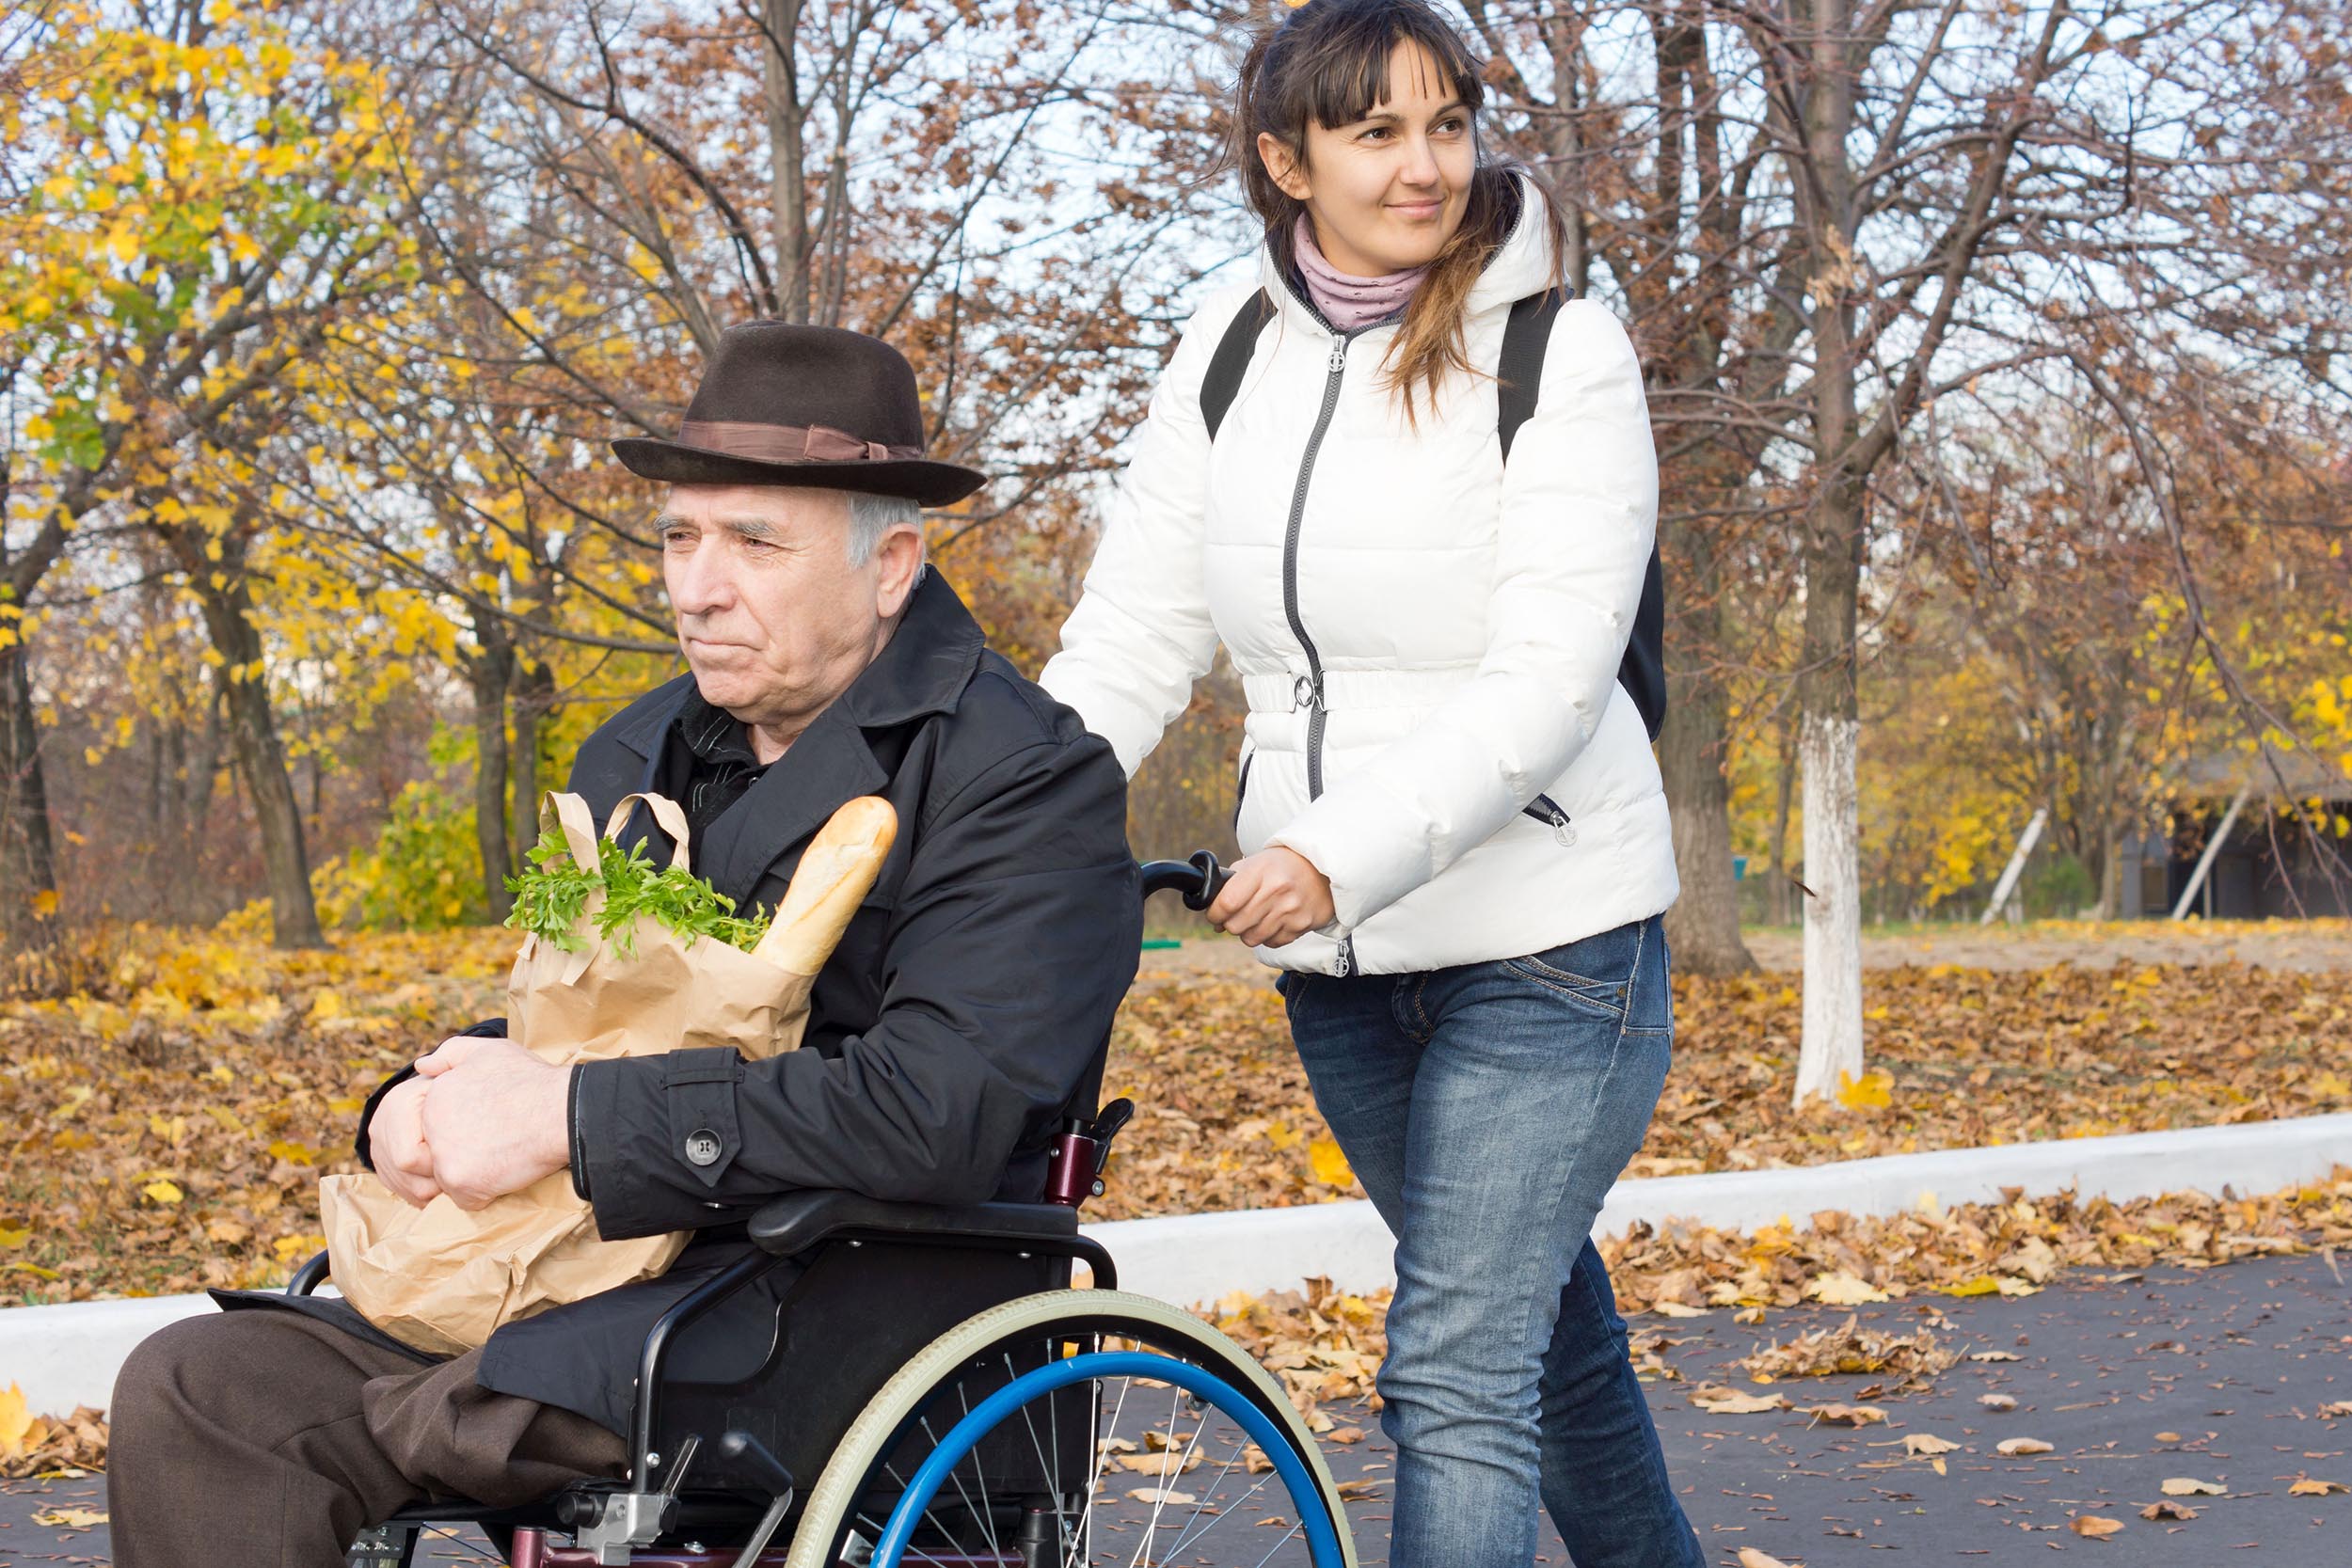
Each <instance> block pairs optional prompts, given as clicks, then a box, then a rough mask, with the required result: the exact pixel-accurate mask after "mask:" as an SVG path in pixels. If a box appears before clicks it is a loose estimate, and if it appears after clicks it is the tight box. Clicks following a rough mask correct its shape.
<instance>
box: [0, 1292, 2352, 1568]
mask: <svg viewBox="0 0 2352 1568" xmlns="http://www.w3.org/2000/svg"><path fill="white" fill-rule="evenodd" d="M1931 1315H1932V1316H1933V1318H1937V1319H1941V1320H1942V1322H1941V1323H1935V1324H1934V1325H1933V1326H1935V1330H1936V1333H1937V1335H1938V1337H1939V1338H1941V1339H1943V1340H1944V1341H1945V1342H1947V1344H1949V1345H1951V1346H1952V1347H1953V1348H1955V1349H1958V1350H1960V1351H1962V1352H1963V1354H1966V1353H1974V1352H2001V1353H2006V1354H2012V1355H2014V1356H2016V1357H2017V1359H2016V1360H2014V1361H1992V1362H1977V1361H1970V1360H1962V1361H1960V1362H1959V1363H1958V1364H1956V1365H1955V1366H1953V1367H1951V1368H1950V1369H1948V1370H1946V1371H1944V1372H1942V1373H1941V1374H1939V1375H1938V1376H1936V1377H1935V1378H1934V1379H1933V1380H1932V1382H1931V1386H1929V1387H1927V1388H1926V1389H1924V1390H1919V1391H1912V1392H1899V1391H1895V1390H1893V1389H1891V1388H1888V1389H1882V1390H1881V1391H1879V1392H1877V1393H1867V1389H1868V1388H1869V1386H1871V1385H1872V1384H1885V1383H1888V1382H1890V1381H1891V1380H1889V1379H1886V1378H1883V1377H1871V1376H1846V1377H1832V1378H1805V1379H1801V1380H1794V1381H1785V1382H1781V1383H1777V1384H1774V1385H1772V1389H1771V1390H1769V1391H1775V1392H1781V1393H1785V1394H1787V1395H1788V1397H1789V1399H1790V1400H1791V1401H1792V1402H1794V1403H1796V1404H1799V1405H1809V1404H1820V1403H1823V1402H1848V1403H1862V1402H1867V1403H1869V1404H1872V1405H1875V1406H1877V1407H1879V1408H1881V1409H1883V1410H1884V1411H1885V1412H1886V1417H1887V1419H1886V1420H1885V1422H1884V1423H1883V1424H1872V1425H1868V1426H1864V1427H1860V1428H1851V1429H1850V1428H1845V1427H1836V1426H1829V1425H1824V1424H1821V1423H1820V1422H1818V1421H1816V1420H1814V1419H1813V1418H1810V1417H1807V1416H1804V1415H1802V1414H1798V1413H1795V1412H1787V1411H1783V1412H1770V1413H1764V1414H1757V1415H1746V1416H1732V1415H1709V1414H1707V1413H1704V1412H1702V1411H1700V1410H1698V1409H1696V1408H1694V1407H1693V1406H1692V1403H1691V1401H1690V1390H1691V1389H1692V1387H1694V1386H1697V1385H1699V1384H1701V1383H1706V1382H1716V1383H1727V1384H1731V1385H1733V1386H1738V1387H1741V1388H1749V1387H1752V1386H1751V1385H1749V1384H1748V1383H1747V1382H1746V1381H1745V1380H1744V1379H1743V1378H1741V1376H1740V1371H1739V1369H1738V1366H1737V1362H1738V1361H1739V1359H1740V1357H1741V1356H1742V1355H1744V1354H1748V1353H1749V1352H1750V1351H1751V1350H1752V1349H1754V1348H1756V1346H1758V1345H1761V1344H1765V1343H1769V1342H1772V1341H1777V1340H1786V1339H1788V1338H1792V1337H1793V1336H1795V1335H1797V1334H1799V1333H1802V1332H1804V1330H1806V1329H1808V1328H1812V1327H1817V1326H1820V1325H1822V1324H1825V1323H1837V1322H1840V1321H1842V1320H1843V1318H1844V1317H1845V1316H1846V1313H1845V1312H1844V1311H1842V1310H1840V1311H1831V1310H1826V1309H1808V1310H1805V1311H1786V1312H1773V1313H1772V1314H1771V1315H1770V1316H1769V1318H1768V1319H1767V1321H1766V1322H1764V1323H1760V1324H1756V1325H1743V1324H1739V1323H1734V1322H1733V1321H1732V1318H1731V1314H1729V1313H1728V1312H1718V1313H1711V1314H1709V1315H1708V1316H1706V1317H1702V1318H1695V1319H1690V1320H1684V1321H1677V1322H1671V1323H1663V1324H1661V1322H1660V1320H1657V1319H1645V1320H1642V1321H1641V1326H1643V1327H1645V1328H1648V1327H1660V1326H1662V1327H1664V1328H1665V1330H1666V1332H1667V1333H1668V1334H1669V1335H1670V1336H1671V1337H1673V1338H1676V1339H1677V1340H1678V1341H1679V1342H1678V1343H1676V1344H1674V1345H1671V1346H1668V1347H1665V1348H1664V1349H1663V1350H1662V1352H1661V1354H1662V1357H1663V1359H1664V1360H1665V1361H1666V1362H1667V1363H1668V1364H1669V1365H1671V1366H1673V1367H1674V1368H1675V1369H1676V1370H1677V1371H1679V1372H1680V1373H1681V1378H1680V1379H1679V1380H1678V1381H1677V1380H1664V1379H1661V1380H1659V1381H1657V1382H1655V1383H1653V1384H1652V1385H1651V1386H1650V1399H1651V1408H1652V1410H1653V1411H1654V1413H1655V1414H1656V1416H1657V1418H1658V1423H1659V1429H1660V1432H1661V1435H1662V1436H1663V1439H1664V1442H1665V1446H1666V1453H1667V1458H1668V1461H1669V1463H1670V1465H1671V1466H1672V1468H1673V1471H1674V1474H1675V1478H1676V1482H1677V1487H1678V1488H1679V1489H1680V1490H1681V1492H1682V1495H1683V1500H1684V1507H1685V1509H1686V1511H1687V1512H1688V1513H1689V1514H1690V1515H1691V1518H1692V1523H1693V1525H1694V1526H1695V1527H1696V1528H1697V1529H1698V1532H1699V1537H1700V1540H1701V1542H1702V1544H1704V1545H1705V1547H1706V1549H1707V1554H1708V1561H1709V1562H1710V1564H1724V1565H1729V1564H1733V1563H1735V1562H1736V1561H1737V1553H1738V1551H1739V1549H1740V1547H1742V1546H1750V1547H1754V1548H1756V1550H1758V1551H1761V1552H1764V1553H1768V1554H1770V1555H1771V1556H1772V1557H1773V1558H1776V1559H1779V1560H1782V1561H1784V1562H1788V1563H1804V1564H1806V1565H1808V1568H1821V1565H1824V1564H1833V1563H1859V1562H1863V1561H1871V1562H1874V1563H1876V1562H1883V1559H1881V1558H1875V1557H1872V1556H1870V1555H1869V1554H1874V1553H1888V1552H1899V1553H1902V1554H1905V1558H1906V1560H1914V1561H1928V1562H1937V1563H1944V1562H1952V1563H1962V1562H1965V1563H1972V1564H1978V1563H1980V1564H1986V1565H1997V1564H2009V1563H2045V1562H2047V1561H2048V1560H2049V1554H2050V1553H2051V1552H2053V1551H2061V1552H2079V1553H2085V1554H2089V1555H2088V1558H2087V1560H2090V1561H2094V1562H2096V1561H2112V1562H2114V1563H2117V1564H2119V1565H2124V1564H2128V1565H2130V1568H2174V1565H2178V1568H2213V1565H2216V1564H2224V1565H2226V1564H2230V1563H2237V1562H2243V1563H2247V1564H2249V1565H2256V1564H2259V1565H2260V1568H2352V1495H2347V1494H2345V1493H2344V1492H2340V1491H2339V1492H2333V1493H2329V1494H2325V1495H2313V1496H2297V1495H2294V1494H2292V1493H2290V1491H2289V1488H2290V1487H2291V1486H2292V1485H2293V1484H2294V1483H2295V1482H2296V1481H2297V1480H2309V1481H2336V1482H2344V1483H2347V1484H2352V1419H2345V1418H2322V1417H2320V1416H2319V1415H2318V1411H2319V1409H2320V1407H2321V1406H2323V1405H2327V1404H2331V1403H2336V1402H2348V1401H2352V1286H2347V1284H2346V1282H2345V1280H2344V1278H2341V1277H2339V1275H2338V1274H2337V1273H2336V1272H2335V1269H2334V1268H2332V1267H2331V1266H2330V1263H2329V1261H2328V1259H2323V1258H2317V1257H2312V1258H2290V1259H2265V1260H2260V1261H2253V1262H2245V1263H2238V1264H2233V1265H2232V1266H2230V1267H2227V1268H2220V1269H2213V1270H2207V1271H2203V1272H2197V1273H2189V1272H2183V1271H2178V1270H2166V1271H2159V1272H2152V1273H2150V1274H2148V1275H2145V1276H2144V1277H2139V1276H2125V1277H2122V1278H2111V1279H2104V1280H2102V1279H2095V1278H2090V1277H2078V1278H2076V1279H2074V1280H2072V1281H2069V1282H2063V1283H2059V1284H2056V1285H2053V1286H2051V1287H2050V1288H2049V1289H2047V1290H2045V1291H2042V1292H2041V1293H2040V1294H2037V1295H2033V1296H2027V1297H2022V1298H2018V1299H2014V1300H2003V1299H2000V1298H1997V1297H1992V1298H1986V1297H1979V1298H1974V1299H1971V1300H1966V1301H1955V1300H1948V1299H1947V1298H1944V1297H1929V1298H1922V1299H1921V1300H1918V1301H1913V1302H1894V1303H1889V1304H1886V1305H1884V1306H1881V1307H1864V1308H1861V1309H1860V1316H1861V1317H1862V1320H1863V1322H1864V1323H1865V1324H1866V1325H1872V1324H1875V1325H1877V1326H1881V1327H1893V1328H1899V1329H1903V1330H1908V1329H1911V1328H1913V1327H1915V1326H1917V1325H1918V1324H1920V1323H1922V1322H1929V1321H1930V1320H1931ZM1866 1393H1867V1397H1866ZM1987 1394H1991V1395H1995V1396H2000V1395H2006V1396H2008V1397H2010V1398H2011V1399H2013V1400H2014V1401H2015V1402H2016V1404H2015V1407H2014V1408H2013V1409H2010V1410H2007V1411H2000V1412H1995V1411H1994V1410H1991V1409H1988V1408H1987V1407H1985V1406H1984V1405H1982V1404H1981V1403H1980V1402H1979V1398H1980V1396H1983V1395H1987ZM1335 1414H1336V1415H1339V1416H1341V1417H1342V1418H1343V1419H1344V1418H1347V1416H1348V1413H1347V1412H1345V1411H1337V1412H1335ZM1357 1418H1358V1419H1360V1420H1362V1422H1363V1424H1364V1425H1365V1426H1366V1427H1367V1429H1368V1430H1370V1431H1372V1432H1373V1433H1374V1435H1373V1436H1372V1437H1370V1438H1368V1439H1367V1440H1366V1441H1364V1442H1361V1443H1358V1444H1355V1445H1351V1446H1348V1447H1344V1448H1336V1449H1332V1450H1330V1456H1331V1459H1332V1467H1333V1469H1334V1470H1335V1471H1336V1472H1337V1473H1338V1474H1339V1475H1340V1477H1341V1478H1342V1479H1343V1480H1345V1479H1351V1478H1363V1479H1367V1480H1370V1481H1375V1483H1382V1484H1375V1487H1374V1488H1373V1489H1372V1490H1373V1495H1372V1496H1370V1497H1366V1498H1364V1499H1363V1500H1361V1501H1359V1502H1357V1503H1355V1504H1353V1505H1352V1506H1351V1515H1352V1518H1353V1522H1354V1527H1355V1531H1356V1540H1357V1544H1358V1547H1359V1552H1360V1554H1361V1556H1362V1558H1363V1560H1364V1561H1365V1562H1366V1563H1368V1564H1370V1563H1378V1562H1384V1561H1385V1560H1386V1559H1387V1552H1386V1539H1387V1522H1388V1516H1389V1503H1388V1500H1387V1497H1386V1492H1387V1487H1386V1485H1385V1481H1386V1478H1387V1477H1388V1476H1389V1475H1390V1474H1391V1473H1392V1468H1393V1464H1394V1460H1395V1454H1394V1453H1393V1452H1392V1451H1391V1450H1390V1449H1389V1448H1388V1445H1387V1444H1386V1442H1385V1441H1384V1440H1382V1439H1381V1438H1380V1437H1379V1436H1378V1435H1377V1428H1376V1426H1375V1424H1374V1423H1373V1421H1372V1419H1371V1418H1369V1417H1368V1416H1363V1415H1362V1414H1361V1413H1358V1416H1357ZM1914 1433H1932V1434H1934V1435H1935V1436H1937V1437H1939V1438H1941V1439H1943V1440H1945V1441H1947V1442H1951V1443H1955V1444H1958V1445H1960V1446H1959V1447H1958V1448H1957V1449H1952V1450H1951V1451H1949V1452H1947V1453H1945V1454H1943V1455H1942V1456H1941V1457H1942V1458H1943V1460H1944V1465H1945V1471H1944V1473H1943V1474H1941V1475H1939V1474H1937V1473H1936V1472H1935V1471H1934V1469H1933V1468H1932V1466H1931V1462H1930V1460H1929V1459H1927V1458H1925V1457H1915V1456H1911V1455H1909V1454H1907V1453H1906V1452H1905V1449H1904V1447H1903V1439H1904V1438H1905V1436H1906V1435H1910V1434H1914ZM2013 1437H2024V1438H2032V1439H2036V1440H2039V1441H2041V1442H2044V1443H2048V1444H2049V1445H2051V1451H2049V1452H2048V1453H2045V1454H2039V1455H2035V1456H2031V1457H2014V1458H2006V1457H2003V1456H2001V1455H2000V1454H1999V1453H1997V1452H1996V1451H1995V1445H1996V1444H1998V1443H2000V1442H2001V1441H2003V1440H2004V1439H2008V1438H2013ZM2168 1479H2185V1480H2194V1481H2201V1482H2205V1483H2207V1484H2209V1485H2215V1486H2218V1487H2220V1488H2222V1491H2221V1492H2220V1493H2219V1494H2218V1495H2204V1496H2193V1497H2177V1498H2172V1499H2166V1498H2165V1497H2164V1495H2163V1492H2162V1485H2163V1482H2164V1481H2167V1480H2168ZM2164 1500H2170V1501H2173V1502H2176V1503H2178V1504H2181V1505H2184V1506H2185V1507H2188V1508H2193V1509H2194V1510H2195V1511H2196V1516H2195V1517H2194V1518H2189V1519H2165V1520H2155V1521H2151V1520H2147V1519H2144V1518H2142V1517H2141V1515H2140V1510H2141V1509H2143V1508H2145V1507H2147V1506H2149V1505H2151V1504H2154V1503H2157V1502H2159V1501H2164ZM105 1506H106V1504H105V1485H104V1478H103V1477H99V1476H92V1477H88V1478H86V1479H83V1480H79V1481H50V1482H43V1483H32V1482H18V1483H13V1484H10V1485H8V1486H7V1487H6V1489H5V1491H0V1562H7V1563H17V1562H23V1563H93V1564H94V1563H103V1562H106V1561H107V1560H108V1557H107V1542H106V1530H105V1527H104V1526H103V1525H98V1526H95V1527H93V1528H87V1529H72V1528H57V1527H56V1526H46V1525H41V1524H40V1523H38V1522H37V1521H36V1519H35V1517H34V1516H35V1514H36V1513H40V1512H42V1511H54V1510H60V1509H84V1510H88V1511H90V1512H93V1513H103V1511H104V1509H105ZM2078 1516H2091V1517H2096V1518H2104V1519H2112V1520H2116V1521H2119V1522H2120V1523H2121V1524H2122V1527H2123V1528H2122V1529H2121V1530H2120V1531H2117V1532H2115V1533H2113V1534H2111V1535H2108V1536H2106V1537H2105V1538H2104V1539H2094V1538H2088V1537H2086V1536H2084V1535H2081V1534H2078V1533H2077V1532H2076V1531H2075V1529H2074V1519H2075V1518H2077V1517H2078ZM1204 1544H1205V1543H1204ZM1538 1554H1539V1555H1538V1556H1537V1558H1536V1561H1538V1562H1544V1563H1552V1564H1565V1563H1566V1562H1567V1555H1566V1553H1565V1551H1564V1550H1563V1549H1562V1547H1561V1545H1560V1543H1559V1539H1558V1537H1557V1536H1556V1535H1554V1534H1553V1533H1552V1532H1551V1530H1550V1528H1549V1522H1547V1524H1546V1526H1545V1528H1544V1533H1543V1542H1542V1544H1541V1545H1540V1546H1539V1547H1538ZM1192 1555H1194V1554H1189V1553H1188V1554H1187V1556H1188V1557H1189V1556H1192ZM468 1559H470V1560H475V1561H479V1560H480V1559H479V1558H478V1557H476V1556H475V1555H474V1552H473V1551H472V1550H470V1549H469V1548H467V1547H462V1546H460V1545H458V1544H455V1543H452V1542H443V1543H437V1544H429V1545H428V1546H427V1548H426V1550H424V1551H422V1552H420V1554H419V1562H420V1564H424V1563H438V1562H441V1561H453V1560H468ZM1210 1560H1211V1561H1214V1562H1221V1561H1223V1560H1224V1555H1223V1554H1219V1555H1217V1556H1216V1557H1215V1558H1212V1559H1210ZM1232 1560H1233V1561H1235V1562H1243V1561H1248V1560H1251V1559H1250V1558H1248V1556H1242V1557H1235V1558H1233V1559H1232Z"/></svg>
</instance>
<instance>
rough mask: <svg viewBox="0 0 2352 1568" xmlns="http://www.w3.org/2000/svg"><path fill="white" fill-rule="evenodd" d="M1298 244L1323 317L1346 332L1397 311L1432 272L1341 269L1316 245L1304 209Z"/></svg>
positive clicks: (1301, 263) (1421, 269) (1302, 267)
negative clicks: (1355, 273) (1360, 273)
mask: <svg viewBox="0 0 2352 1568" xmlns="http://www.w3.org/2000/svg"><path fill="white" fill-rule="evenodd" d="M1294 248H1295V251H1296V253H1297V258H1298V272H1299V276H1300V277H1303V278H1304V279H1305V280H1306V283H1307V293H1308V296H1309V297H1310V298H1311V299H1312V300H1313V301H1314V302H1315V309H1318V310H1320V311H1322V312H1323V319H1324V320H1326V321H1327V322H1329V323H1330V324H1331V325H1333V326H1336V327H1338V328H1339V329H1340V330H1341V331H1343V332H1353V331H1355V330H1356V329H1357V328H1358V327H1359V326H1370V325H1372V324H1373V323H1374V322H1376V321H1385V320H1386V319H1388V318H1389V317H1390V316H1392V315H1394V314H1396V313H1397V312H1398V311H1399V310H1402V309H1405V306H1406V302H1407V301H1409V300H1411V298H1412V297H1413V291H1414V290H1415V289H1418V288H1420V287H1421V280H1422V278H1424V277H1428V276H1429V269H1428V268H1427V267H1414V268H1412V269H1411V270H1409V271H1406V272H1392V273H1390V274H1389V275H1388V276H1386V277H1352V276H1351V275H1349V274H1347V273H1343V272H1342V271H1340V270H1339V269H1338V268H1337V267H1334V266H1333V265H1332V264H1331V263H1330V262H1329V261H1326V260H1324V256H1323V252H1322V251H1321V250H1320V249H1318V248H1317V247H1316V245H1315V230H1314V226H1313V225H1312V224H1311V223H1310V222H1309V221H1308V219H1307V214H1304V213H1301V214H1298V229H1297V230H1296V244H1295V246H1294Z"/></svg>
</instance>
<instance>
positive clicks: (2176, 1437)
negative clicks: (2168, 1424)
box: [2156, 1432, 2181, 1443]
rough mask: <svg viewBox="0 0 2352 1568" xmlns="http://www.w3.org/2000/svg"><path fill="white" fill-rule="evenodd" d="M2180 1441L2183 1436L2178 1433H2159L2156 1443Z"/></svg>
mask: <svg viewBox="0 0 2352 1568" xmlns="http://www.w3.org/2000/svg"><path fill="white" fill-rule="evenodd" d="M2180 1440H2181V1434H2180V1433H2177V1432H2159V1433H2156V1441H2157V1442H2159V1443H2177V1442H2179V1441H2180Z"/></svg>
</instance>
